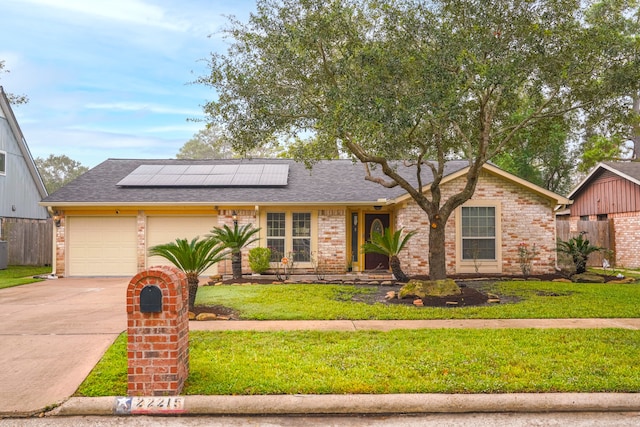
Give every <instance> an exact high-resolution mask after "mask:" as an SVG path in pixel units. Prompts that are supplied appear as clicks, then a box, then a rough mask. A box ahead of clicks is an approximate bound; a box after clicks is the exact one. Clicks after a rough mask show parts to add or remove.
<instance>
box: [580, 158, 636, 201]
mask: <svg viewBox="0 0 640 427" xmlns="http://www.w3.org/2000/svg"><path fill="white" fill-rule="evenodd" d="M604 171H609V172H611V173H613V174H615V175H617V176H619V177H621V178H624V179H626V180H628V181H630V182H632V183H634V184H636V185H640V162H601V163H598V164H597V165H596V166H595V167H594V168H593V169H592V170H591V172H589V174H588V175H587V176H586V177H585V178H584V179H583V180H582V181H581V182H580V184H578V185H577V186H576V187H575V188H574V189H573V190H572V191H571V193H569V196H568V198H569V199H571V200H574V199H575V198H576V197H577V196H578V195H579V194H580V193H581V192H582V191H584V190H585V189H586V188H587V187H588V186H589V185H590V184H591V183H592V182H593V181H594V180H595V179H597V178H598V177H599V176H600V175H601V174H602V173H603V172H604Z"/></svg>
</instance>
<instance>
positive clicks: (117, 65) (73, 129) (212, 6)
mask: <svg viewBox="0 0 640 427" xmlns="http://www.w3.org/2000/svg"><path fill="white" fill-rule="evenodd" d="M1 3H2V4H1V6H0V28H2V31H0V60H4V61H5V70H9V73H3V74H1V75H0V85H2V86H3V87H4V89H5V91H6V92H9V93H13V94H16V95H26V96H27V97H28V98H29V102H28V103H27V104H22V105H13V106H12V108H13V111H14V113H15V115H16V118H17V120H18V124H19V125H20V127H21V129H22V133H23V134H24V137H25V139H26V141H27V145H28V146H29V149H30V150H31V154H32V155H33V157H34V158H36V157H41V158H46V157H48V156H49V155H50V154H54V155H66V156H68V157H70V158H71V159H73V160H76V161H78V162H80V163H81V164H82V165H83V166H87V167H90V168H91V167H94V166H96V165H98V164H99V163H101V162H103V161H104V160H106V159H108V158H165V159H166V158H175V156H176V154H177V153H178V151H179V150H180V148H181V147H182V145H183V144H184V143H185V142H187V141H188V140H189V139H191V138H192V137H193V135H194V134H196V133H197V132H198V131H199V130H201V129H203V128H204V126H205V124H204V122H202V121H200V122H198V121H194V119H195V120H198V119H203V118H204V115H203V110H202V106H203V105H204V104H205V103H206V102H207V101H210V100H212V99H215V96H216V95H215V92H214V91H213V89H211V88H209V87H206V86H203V85H198V84H192V82H194V81H195V79H196V78H197V77H199V76H202V75H206V74H207V66H206V61H207V59H208V58H209V56H210V54H211V52H220V53H223V52H226V49H227V46H228V41H225V40H224V39H223V37H222V34H221V29H222V28H224V27H225V26H226V25H227V23H228V18H227V17H228V16H235V17H237V18H239V19H240V20H242V21H246V20H247V18H248V16H249V13H250V12H253V11H254V10H255V1H254V0H233V1H229V0H226V1H225V0H2V2H1Z"/></svg>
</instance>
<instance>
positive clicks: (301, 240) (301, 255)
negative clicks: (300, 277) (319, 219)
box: [291, 212, 311, 262]
mask: <svg viewBox="0 0 640 427" xmlns="http://www.w3.org/2000/svg"><path fill="white" fill-rule="evenodd" d="M291 216H292V221H291V222H292V233H291V238H292V245H291V252H292V253H293V259H294V261H302V262H309V261H311V214H310V213H308V212H302V213H293V214H291Z"/></svg>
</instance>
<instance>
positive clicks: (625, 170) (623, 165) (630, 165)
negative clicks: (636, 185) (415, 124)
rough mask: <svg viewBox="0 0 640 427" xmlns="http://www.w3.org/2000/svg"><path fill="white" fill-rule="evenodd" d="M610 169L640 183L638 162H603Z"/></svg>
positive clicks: (639, 164) (639, 165)
mask: <svg viewBox="0 0 640 427" xmlns="http://www.w3.org/2000/svg"><path fill="white" fill-rule="evenodd" d="M603 163H604V164H605V165H607V166H609V167H610V168H612V169H615V170H617V171H619V172H621V173H622V174H624V175H627V176H629V177H631V178H633V179H635V180H636V181H640V162H603Z"/></svg>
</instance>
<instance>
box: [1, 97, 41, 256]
mask: <svg viewBox="0 0 640 427" xmlns="http://www.w3.org/2000/svg"><path fill="white" fill-rule="evenodd" d="M46 196H47V190H46V189H45V187H44V184H43V182H42V178H41V177H40V174H39V173H38V169H37V168H36V165H35V163H34V160H33V157H32V156H31V153H30V151H29V147H28V146H27V142H26V140H25V138H24V136H23V134H22V131H21V130H20V126H19V125H18V121H17V120H16V117H15V115H14V114H13V110H12V109H11V104H10V103H9V100H8V99H7V96H6V94H5V92H4V89H3V88H2V86H0V241H4V242H6V243H4V242H3V243H2V245H3V246H4V245H6V248H3V249H2V251H4V250H5V249H6V251H7V253H6V255H7V261H8V264H9V265H12V264H15V265H45V264H50V263H51V258H52V247H51V246H52V240H51V232H50V230H51V225H50V224H47V219H48V218H49V214H48V213H47V210H46V208H45V207H43V206H40V205H39V202H40V200H41V199H43V198H44V197H46Z"/></svg>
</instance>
